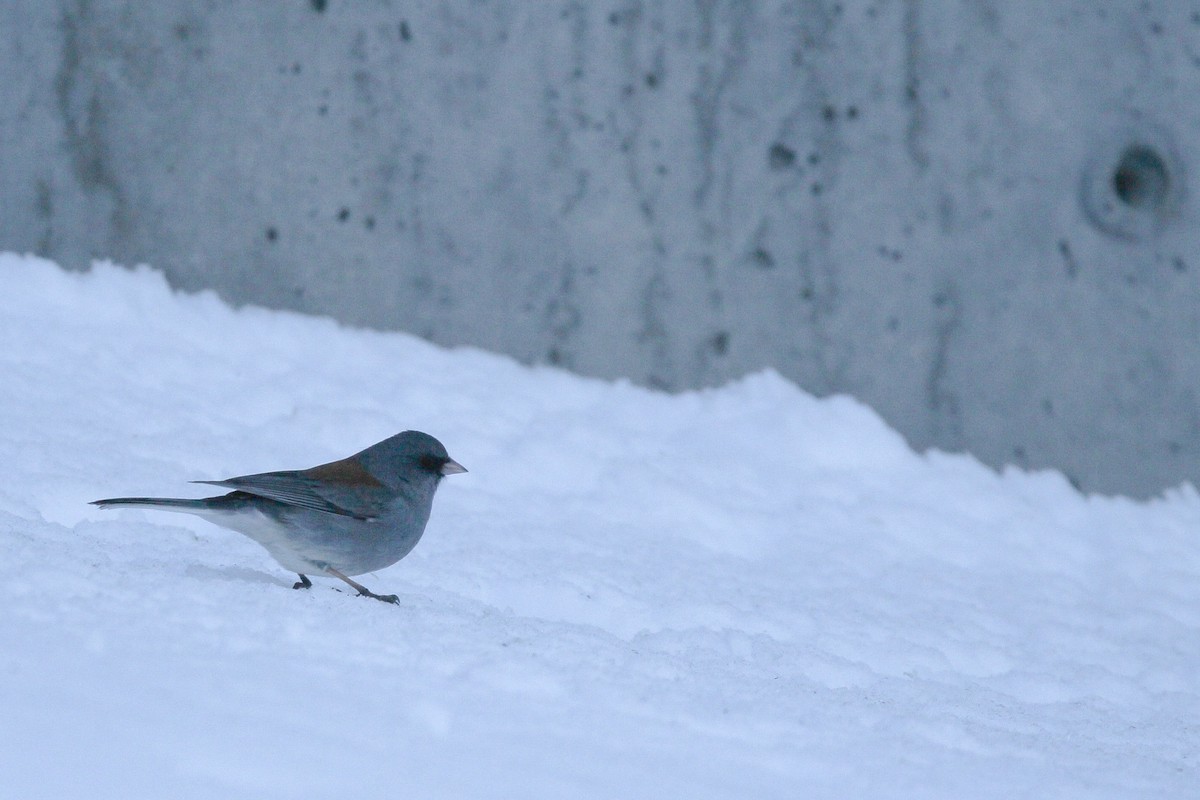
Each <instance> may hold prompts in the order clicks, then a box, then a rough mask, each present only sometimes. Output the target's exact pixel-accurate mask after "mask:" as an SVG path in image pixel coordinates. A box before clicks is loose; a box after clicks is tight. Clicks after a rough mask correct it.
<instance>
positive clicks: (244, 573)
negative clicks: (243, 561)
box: [184, 564, 295, 588]
mask: <svg viewBox="0 0 1200 800" xmlns="http://www.w3.org/2000/svg"><path fill="white" fill-rule="evenodd" d="M184 574H185V575H187V576H188V577H189V578H217V579H219V580H223V581H238V582H241V583H260V584H261V583H265V584H269V585H271V586H286V587H288V588H291V586H292V582H293V581H294V580H295V578H292V579H284V578H282V577H280V576H278V575H272V574H270V573H268V572H263V571H261V570H257V569H250V568H248V567H206V566H204V565H203V564H192V565H190V566H188V568H187V569H186V570H184Z"/></svg>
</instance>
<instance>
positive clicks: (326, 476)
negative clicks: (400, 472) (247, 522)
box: [195, 462, 393, 519]
mask: <svg viewBox="0 0 1200 800" xmlns="http://www.w3.org/2000/svg"><path fill="white" fill-rule="evenodd" d="M340 464H341V462H334V463H333V464H323V465H321V466H320V467H313V468H312V469H307V470H299V471H287V472H263V473H259V474H257V475H241V476H239V477H237V478H229V479H228V480H223V481H195V483H207V484H211V485H213V486H224V487H226V488H228V489H235V490H237V491H239V492H246V493H248V494H253V495H257V496H259V497H265V498H267V499H269V500H275V501H276V502H279V503H283V504H284V505H289V506H298V507H300V508H307V509H311V510H313V511H323V512H325V513H327V514H340V515H342V516H347V517H354V518H355V519H374V518H375V517H377V516H379V515H380V514H381V513H383V511H384V509H385V507H386V504H387V501H388V500H389V499H390V498H391V497H392V496H393V493H392V492H390V491H389V490H388V489H387V488H386V487H384V486H383V484H381V483H379V482H378V481H376V480H375V479H374V478H372V477H370V475H368V474H366V471H365V470H362V475H359V474H355V473H353V472H351V471H350V469H349V468H345V467H341V466H339V465H340ZM364 476H365V477H364Z"/></svg>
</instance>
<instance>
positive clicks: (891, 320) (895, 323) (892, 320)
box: [887, 317, 900, 331]
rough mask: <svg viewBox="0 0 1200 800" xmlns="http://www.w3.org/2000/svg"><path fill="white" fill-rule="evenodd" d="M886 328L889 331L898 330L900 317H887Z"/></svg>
mask: <svg viewBox="0 0 1200 800" xmlns="http://www.w3.org/2000/svg"><path fill="white" fill-rule="evenodd" d="M887 329H888V330H889V331H897V330H899V329H900V318H899V317H888V321H887Z"/></svg>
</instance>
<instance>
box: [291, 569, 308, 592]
mask: <svg viewBox="0 0 1200 800" xmlns="http://www.w3.org/2000/svg"><path fill="white" fill-rule="evenodd" d="M297 574H298V575H299V573H297ZM292 588H293V589H310V588H312V581H310V580H309V579H308V576H307V575H300V580H298V581H296V582H295V583H293V584H292Z"/></svg>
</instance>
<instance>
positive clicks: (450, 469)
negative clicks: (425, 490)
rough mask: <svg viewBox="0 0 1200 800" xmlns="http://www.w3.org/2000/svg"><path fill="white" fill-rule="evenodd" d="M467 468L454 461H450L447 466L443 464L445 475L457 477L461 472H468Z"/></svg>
mask: <svg viewBox="0 0 1200 800" xmlns="http://www.w3.org/2000/svg"><path fill="white" fill-rule="evenodd" d="M466 471H467V468H466V467H464V466H463V465H462V464H460V463H458V462H457V461H455V460H454V459H450V460H449V461H447V462H446V463H445V464H442V474H443V475H457V474H459V473H460V472H466Z"/></svg>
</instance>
